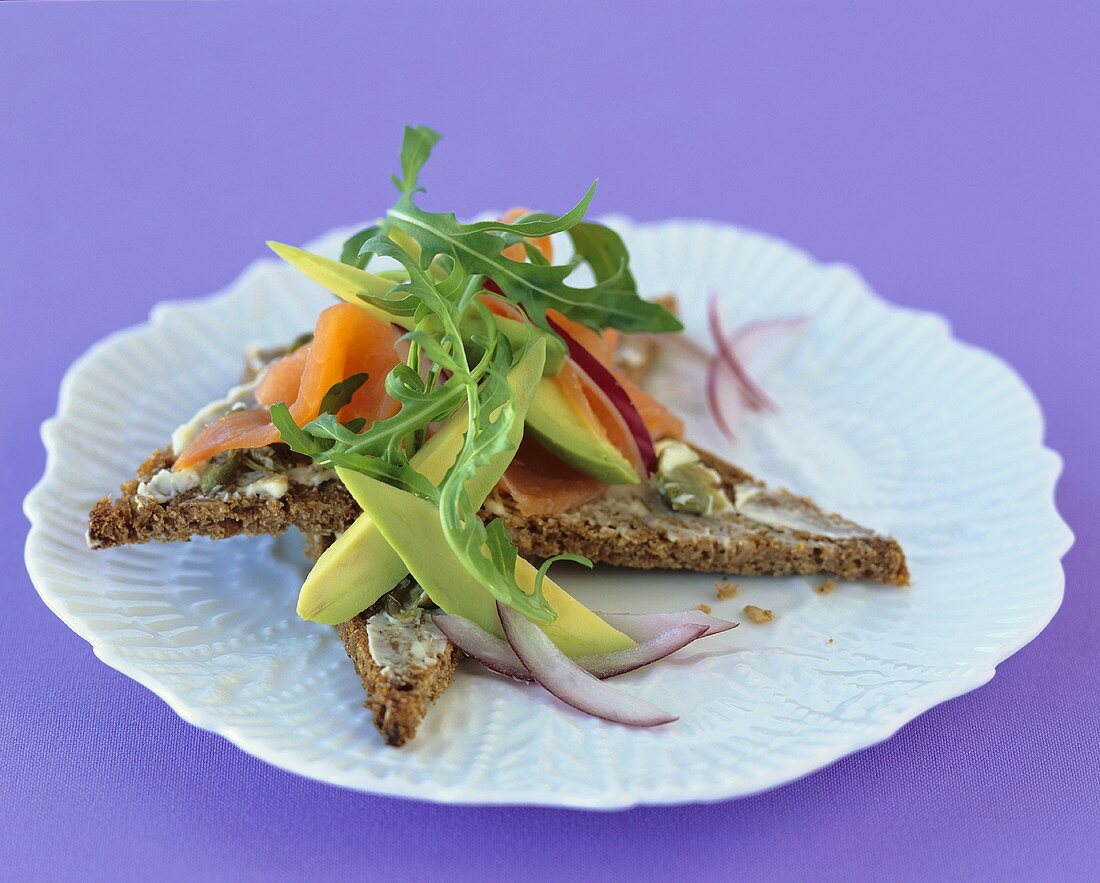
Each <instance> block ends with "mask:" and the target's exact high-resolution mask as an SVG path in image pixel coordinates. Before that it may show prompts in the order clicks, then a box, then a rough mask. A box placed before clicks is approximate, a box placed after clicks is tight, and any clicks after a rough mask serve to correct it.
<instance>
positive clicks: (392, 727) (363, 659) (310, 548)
mask: <svg viewBox="0 0 1100 883" xmlns="http://www.w3.org/2000/svg"><path fill="white" fill-rule="evenodd" d="M332 541H333V537H331V536H326V535H308V536H307V537H306V547H305V553H306V557H307V558H309V559H310V560H312V561H316V560H317V559H318V558H319V557H320V556H321V553H322V552H324V550H325V549H327V548H328V546H329V545H330V544H331V543H332ZM336 629H337V631H338V632H339V633H340V640H341V641H343V644H344V650H345V651H347V654H348V657H349V658H350V659H351V661H352V664H353V665H354V666H355V673H356V674H357V675H359V681H360V683H362V685H363V690H364V691H365V692H366V694H367V700H366V702H364V703H363V705H364V707H365V708H366V709H367V710H368V711H369V712H370V713H371V717H372V718H373V719H374V725H375V727H377V728H378V732H379V733H381V734H382V737H383V738H384V739H385V740H386V743H387V744H389V745H393V746H395V747H400V746H402V745H404V744H405V743H406V742H408V741H409V740H410V739H412V738H413V737H414V736H415V735H416V731H417V728H418V727H419V726H420V722H421V721H422V720H423V719H424V716H425V715H426V714H427V713H428V709H429V708H430V707H431V705H432V703H433V702H435V700H436V699H438V698H439V697H440V696H441V695H442V694H443V691H444V690H446V689H447V688H448V687H449V686H450V685H451V683H452V682H453V681H454V675H455V669H456V668H457V667H458V663H459V661H460V660H461V659H462V651H461V650H459V649H458V648H457V647H456V646H454V644H452V643H450V641H448V640H447V639H446V638H445V637H444V636H443V633H442V632H440V631H439V629H437V628H436V627H435V625H434V624H433V623H432V622H431V620H430V619H429V618H427V616H418V617H416V618H414V619H411V620H406V621H398V620H396V619H395V618H394V617H392V616H389V615H388V614H387V611H386V600H385V599H382V600H381V601H379V602H378V603H377V604H375V605H374V606H373V607H371V608H370V609H369V610H364V611H363V612H362V613H360V614H358V615H357V616H354V617H352V618H351V619H350V620H349V621H348V622H343V623H341V624H340V625H338V626H337V627H336ZM413 645H416V647H417V651H418V652H414V651H413V649H412V648H413ZM379 657H381V658H382V660H383V661H384V662H387V663H388V664H382V662H380V661H379Z"/></svg>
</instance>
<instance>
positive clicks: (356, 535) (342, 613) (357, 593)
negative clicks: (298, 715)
mask: <svg viewBox="0 0 1100 883" xmlns="http://www.w3.org/2000/svg"><path fill="white" fill-rule="evenodd" d="M465 434H466V415H465V413H460V414H456V415H455V416H454V417H452V418H451V419H450V420H449V421H448V422H447V423H446V424H445V425H444V426H443V427H441V428H440V430H439V432H437V433H436V434H435V435H433V436H432V437H431V438H430V439H428V441H427V443H426V444H425V445H424V446H423V447H422V448H421V449H420V450H419V451H417V452H416V453H415V454H413V456H412V457H410V458H409V462H410V463H412V465H413V466H414V467H415V468H416V470H417V471H418V472H420V473H421V474H423V475H424V476H425V477H426V478H427V479H428V480H429V481H431V482H432V483H433V484H438V483H439V482H440V481H442V479H443V476H444V475H445V474H446V472H447V470H448V469H449V468H450V466H451V464H452V463H453V462H454V461H455V457H457V456H458V452H459V450H460V449H461V448H462V439H463V436H465ZM355 474H356V473H348V475H347V476H345V481H344V483H345V484H347V483H348V482H349V481H352V482H353V481H354V476H355ZM353 496H354V494H353ZM408 572H409V568H407V567H406V566H405V563H404V562H403V561H402V560H401V557H400V556H399V555H398V554H397V553H396V552H394V551H393V549H392V548H391V547H390V544H389V543H387V542H386V539H385V537H383V536H382V534H381V533H380V532H379V530H378V528H377V526H376V525H375V524H374V522H373V521H371V520H370V518H369V517H368V516H366V515H360V516H359V517H358V518H356V519H355V521H354V522H352V525H351V527H349V528H348V529H347V530H346V531H344V532H343V533H342V534H341V535H340V536H339V537H338V538H337V540H336V542H334V543H333V544H332V545H331V546H329V547H328V549H326V550H325V552H324V554H323V555H321V557H320V558H318V559H317V561H316V563H315V564H314V565H313V569H312V570H310V572H309V575H308V576H307V577H306V580H305V582H304V583H303V584H302V589H301V591H300V592H299V593H298V615H299V616H300V617H301V618H302V619H307V620H312V621H313V622H322V623H325V624H326V625H337V624H338V623H341V622H347V621H348V620H349V619H351V618H352V617H353V616H355V614H357V613H359V612H360V611H361V610H366V609H367V608H368V607H370V606H371V604H373V603H374V602H375V601H377V600H378V599H379V598H381V597H382V596H383V595H384V594H385V593H386V592H388V591H389V590H390V589H392V588H393V587H394V586H396V585H397V584H398V583H399V582H401V580H402V579H404V578H405V576H406V575H407V574H408Z"/></svg>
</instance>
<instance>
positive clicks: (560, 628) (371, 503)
mask: <svg viewBox="0 0 1100 883" xmlns="http://www.w3.org/2000/svg"><path fill="white" fill-rule="evenodd" d="M502 471H503V470H502ZM337 472H338V473H341V477H342V478H343V477H344V476H343V474H342V470H340V469H338V470H337ZM497 477H498V478H499V476H497ZM348 479H349V480H351V481H354V483H355V488H356V492H357V496H358V495H359V494H361V495H362V497H363V500H362V502H363V503H364V504H365V505H364V506H363V511H364V512H366V513H367V514H369V515H370V516H371V518H372V519H373V523H374V524H376V525H377V526H378V529H379V530H380V531H381V533H382V535H383V536H384V537H385V538H386V540H387V541H388V542H389V543H390V545H391V546H392V547H393V548H394V549H396V550H397V552H398V554H399V555H400V556H401V558H402V560H403V561H404V562H405V564H406V565H408V568H409V570H410V571H411V572H412V575H413V576H414V577H415V578H416V581H417V582H418V583H419V584H420V586H421V588H423V589H424V591H425V592H427V593H428V597H429V598H431V599H432V601H433V602H434V603H436V604H438V605H439V606H440V607H441V608H442V609H443V610H444V611H445V612H447V613H454V614H457V615H459V616H463V617H465V618H466V619H469V620H470V621H471V622H476V623H477V624H478V625H479V626H481V627H482V628H483V629H485V630H486V631H487V632H490V633H491V634H494V635H496V636H497V637H500V638H503V637H504V632H503V631H502V629H501V627H500V619H499V618H498V617H497V610H496V599H495V598H494V597H493V596H492V595H491V594H490V593H489V591H488V589H486V588H485V587H484V586H483V585H482V584H481V583H480V582H479V581H478V580H477V578H476V577H475V576H473V575H472V574H471V573H470V572H469V571H467V570H466V568H465V567H463V566H462V564H461V563H460V562H459V561H458V559H457V558H456V557H455V554H454V553H453V552H452V551H451V547H450V546H449V545H447V540H446V538H445V537H444V535H443V528H442V526H441V525H440V523H439V510H438V509H436V507H435V506H433V505H432V504H431V503H429V502H428V501H427V500H422V499H420V498H419V497H414V496H413V495H412V494H410V493H407V492H406V491H403V490H399V489H398V488H395V487H392V486H390V485H388V484H385V483H384V482H381V481H378V480H377V479H373V478H369V477H367V476H366V475H362V474H360V473H356V474H355V475H354V476H348ZM495 482H496V478H494V479H493V483H495ZM535 574H536V570H535V568H534V567H533V566H532V565H531V564H529V563H528V562H526V561H524V560H523V559H522V558H517V559H516V581H517V582H518V583H519V585H520V588H522V589H524V590H525V591H531V590H532V589H533V587H534V582H535ZM542 585H543V592H544V594H545V596H546V600H547V601H548V602H549V603H550V606H551V607H553V609H554V611H555V612H556V613H557V618H556V619H555V620H554V621H553V622H550V623H546V624H545V625H540V626H539V627H540V628H541V629H542V630H543V631H544V632H545V633H546V635H547V637H549V638H550V640H552V641H553V642H554V643H555V644H556V645H557V646H558V647H559V648H560V649H561V651H562V652H563V653H565V654H566V655H568V656H585V655H587V654H589V653H611V652H613V651H615V650H625V649H627V648H629V647H632V646H633V645H634V642H633V641H631V640H630V638H628V637H627V636H626V635H624V634H623V633H622V632H620V631H618V630H617V629H614V628H612V627H611V626H610V625H608V624H607V623H606V622H604V621H603V620H602V619H600V617H598V616H597V615H596V614H595V613H593V612H592V611H591V610H589V609H588V608H587V607H585V606H584V605H583V604H581V603H580V602H579V601H577V600H576V599H575V598H573V597H572V596H571V595H569V594H568V593H567V592H566V591H565V590H564V589H562V588H561V586H559V585H558V584H557V583H555V582H554V581H553V580H552V579H550V578H549V577H547V578H546V579H545V580H544V581H543V584H542Z"/></svg>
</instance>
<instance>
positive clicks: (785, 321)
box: [730, 316, 808, 363]
mask: <svg viewBox="0 0 1100 883" xmlns="http://www.w3.org/2000/svg"><path fill="white" fill-rule="evenodd" d="M807 321H808V320H807V318H806V316H776V317H774V318H772V319H757V320H755V321H753V322H746V323H745V324H744V325H742V326H741V327H740V328H738V329H737V330H736V331H734V332H733V334H732V335H730V347H731V348H732V349H733V351H734V352H735V353H737V356H738V358H739V359H740V360H741V362H742V363H744V362H748V361H751V360H752V358H753V356H754V355H756V351H757V350H758V349H759V348H760V346H761V345H762V344H763V343H765V342H766V341H767V340H768V339H769V338H771V337H774V336H775V335H776V333H777V332H780V331H797V330H798V329H799V328H801V327H802V326H803V325H805V324H806V322H807Z"/></svg>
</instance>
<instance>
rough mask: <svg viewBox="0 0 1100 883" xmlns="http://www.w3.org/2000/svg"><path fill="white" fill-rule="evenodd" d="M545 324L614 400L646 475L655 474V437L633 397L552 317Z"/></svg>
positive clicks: (572, 356)
mask: <svg viewBox="0 0 1100 883" xmlns="http://www.w3.org/2000/svg"><path fill="white" fill-rule="evenodd" d="M546 322H547V324H548V325H549V326H550V328H551V329H552V330H553V331H554V333H555V334H557V335H558V337H560V338H561V339H562V340H564V341H565V345H566V346H567V347H568V348H569V356H570V358H572V359H573V361H574V362H576V363H577V367H578V368H580V370H581V371H583V372H584V373H585V374H587V375H588V376H589V377H590V378H591V379H592V382H593V383H595V384H596V386H598V387H599V388H600V389H601V390H603V392H604V394H605V395H606V396H607V397H608V399H610V400H611V404H612V405H614V406H615V410H617V411H618V412H619V413H620V414H622V416H623V420H625V421H626V425H627V428H628V429H629V430H630V434H631V435H632V436H634V441H635V443H636V444H637V445H638V453H639V454H641V457H642V465H643V466H645V468H646V471H647V473H649V474H651V473H653V472H656V471H657V452H656V451H655V450H654V448H653V437H652V436H651V435H650V434H649V430H648V429H646V425H645V421H644V420H642V415H641V414H639V413H638V409H637V408H635V407H634V403H633V402H632V401H630V396H629V395H627V393H626V390H625V389H623V388H622V386H620V385H619V381H618V380H616V379H615V375H614V374H612V373H611V372H610V371H608V370H607V367H606V366H605V365H604V364H603V362H601V361H600V360H599V359H597V358H596V357H595V356H594V355H592V353H590V352H589V351H588V350H587V349H585V348H584V345H583V344H581V342H580V341H579V340H577V339H576V338H575V337H573V336H572V335H571V334H570V333H569V332H568V331H566V330H565V329H564V328H562V327H561V325H559V324H558V323H557V322H555V321H554V320H553V319H552V318H551V317H550V316H547V317H546Z"/></svg>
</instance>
